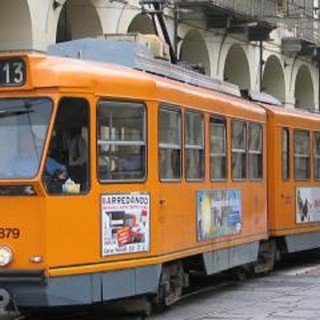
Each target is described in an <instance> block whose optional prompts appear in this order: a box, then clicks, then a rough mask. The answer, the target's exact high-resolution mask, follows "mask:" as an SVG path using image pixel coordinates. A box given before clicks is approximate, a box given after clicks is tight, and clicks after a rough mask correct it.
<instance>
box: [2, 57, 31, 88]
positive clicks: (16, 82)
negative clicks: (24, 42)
mask: <svg viewBox="0 0 320 320" xmlns="http://www.w3.org/2000/svg"><path fill="white" fill-rule="evenodd" d="M25 81H26V64H25V62H24V60H23V59H21V58H6V59H0V86H2V87H3V86H22V85H24V83H25Z"/></svg>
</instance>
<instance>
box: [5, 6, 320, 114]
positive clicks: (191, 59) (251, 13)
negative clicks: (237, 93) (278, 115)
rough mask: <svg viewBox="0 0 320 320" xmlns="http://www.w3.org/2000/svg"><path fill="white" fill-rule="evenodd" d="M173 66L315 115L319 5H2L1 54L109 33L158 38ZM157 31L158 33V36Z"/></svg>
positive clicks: (42, 49) (317, 102) (319, 54)
mask: <svg viewBox="0 0 320 320" xmlns="http://www.w3.org/2000/svg"><path fill="white" fill-rule="evenodd" d="M159 11H160V12H162V13H163V15H162V17H163V19H164V22H165V25H166V27H167V31H168V37H169V38H170V42H171V44H172V48H173V50H174V52H175V54H176V56H177V58H178V60H179V61H185V62H187V63H189V64H190V65H197V66H198V67H200V69H202V71H203V72H204V73H205V74H206V75H208V76H211V77H216V78H218V79H222V80H226V81H229V82H231V83H234V84H237V85H239V87H240V88H241V89H244V90H256V91H263V92H266V93H269V94H271V95H273V96H275V97H276V98H278V99H279V100H280V101H281V103H282V104H283V105H284V106H285V107H289V108H290V107H296V108H303V109H307V110H310V111H315V110H317V111H318V110H319V61H320V50H319V48H320V28H319V0H290V1H289V0H210V1H207V0H202V1H199V0H175V1H165V0H163V1H160V0H158V1H157V2H155V5H154V2H149V0H144V1H143V3H142V2H138V1H137V0H2V1H1V4H0V50H2V51H3V50H17V49H28V50H40V51H46V50H47V48H48V47H49V46H50V45H52V44H54V43H57V42H63V41H68V40H73V39H80V38H87V37H93V38H103V37H106V36H108V35H109V34H126V33H142V34H158V33H159V36H160V37H162V36H165V35H164V34H163V32H161V30H160V29H159V26H160V25H161V23H159V20H158V19H157V14H156V13H157V12H159ZM159 30H160V32H159Z"/></svg>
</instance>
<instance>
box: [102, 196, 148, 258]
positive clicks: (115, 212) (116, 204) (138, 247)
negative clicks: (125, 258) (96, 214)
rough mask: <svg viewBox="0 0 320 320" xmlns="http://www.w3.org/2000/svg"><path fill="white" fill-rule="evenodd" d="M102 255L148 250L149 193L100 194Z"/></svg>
mask: <svg viewBox="0 0 320 320" xmlns="http://www.w3.org/2000/svg"><path fill="white" fill-rule="evenodd" d="M101 223H102V232H101V234H102V256H109V255H116V254H125V253H136V252H143V251H148V250H149V235H150V195H149V194H147V193H120V194H104V195H101Z"/></svg>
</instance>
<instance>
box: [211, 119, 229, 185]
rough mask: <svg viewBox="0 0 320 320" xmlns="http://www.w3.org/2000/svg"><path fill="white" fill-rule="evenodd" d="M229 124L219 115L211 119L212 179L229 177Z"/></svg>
mask: <svg viewBox="0 0 320 320" xmlns="http://www.w3.org/2000/svg"><path fill="white" fill-rule="evenodd" d="M226 129H227V126H226V120H225V119H222V118H218V117H211V119H210V168H211V170H210V172H211V180H224V179H226V177H227V135H226V132H227V130H226Z"/></svg>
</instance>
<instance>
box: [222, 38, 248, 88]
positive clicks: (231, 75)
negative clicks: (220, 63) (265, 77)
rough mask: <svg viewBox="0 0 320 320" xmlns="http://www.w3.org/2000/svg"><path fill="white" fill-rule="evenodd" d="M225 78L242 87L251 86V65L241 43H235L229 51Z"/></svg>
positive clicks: (225, 65) (225, 64)
mask: <svg viewBox="0 0 320 320" xmlns="http://www.w3.org/2000/svg"><path fill="white" fill-rule="evenodd" d="M223 79H224V80H225V81H228V82H231V83H233V84H236V85H238V86H239V87H240V89H250V88H251V77H250V67H249V62H248V58H247V55H246V53H245V51H244V50H243V48H242V46H240V45H239V44H233V45H232V46H231V47H230V48H229V51H228V54H227V57H226V60H225V63H224V72H223Z"/></svg>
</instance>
